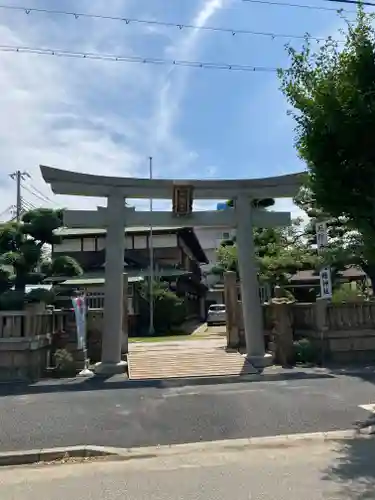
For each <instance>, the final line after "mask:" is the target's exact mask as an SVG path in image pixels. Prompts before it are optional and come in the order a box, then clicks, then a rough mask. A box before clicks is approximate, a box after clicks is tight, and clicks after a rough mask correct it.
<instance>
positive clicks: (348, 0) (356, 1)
mask: <svg viewBox="0 0 375 500" xmlns="http://www.w3.org/2000/svg"><path fill="white" fill-rule="evenodd" d="M326 1H327V2H337V3H349V4H354V5H367V6H371V7H375V3H371V2H362V1H359V0H326Z"/></svg>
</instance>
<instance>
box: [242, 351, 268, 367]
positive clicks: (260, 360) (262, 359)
mask: <svg viewBox="0 0 375 500" xmlns="http://www.w3.org/2000/svg"><path fill="white" fill-rule="evenodd" d="M245 357H246V359H247V360H248V362H249V363H251V364H252V365H253V366H254V367H255V368H257V369H258V370H261V371H263V369H264V368H267V366H272V365H273V356H272V354H269V353H266V354H265V355H264V356H251V355H248V354H245Z"/></svg>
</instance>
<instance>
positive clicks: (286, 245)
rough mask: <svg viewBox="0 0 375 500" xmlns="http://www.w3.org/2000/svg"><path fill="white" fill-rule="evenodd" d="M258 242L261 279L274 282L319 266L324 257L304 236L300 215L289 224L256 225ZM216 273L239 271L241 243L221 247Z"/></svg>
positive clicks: (256, 240) (275, 283) (232, 242)
mask: <svg viewBox="0 0 375 500" xmlns="http://www.w3.org/2000/svg"><path fill="white" fill-rule="evenodd" d="M254 245H255V253H256V258H257V264H258V269H259V279H260V281H267V282H268V283H270V284H271V285H277V284H281V285H282V284H285V283H286V282H288V280H289V278H290V277H291V275H293V274H295V273H296V272H297V271H299V270H301V269H316V268H317V267H318V265H319V264H320V261H321V257H319V256H318V254H317V252H316V250H314V249H313V248H312V247H311V246H309V245H308V243H307V241H306V239H305V238H304V233H303V227H302V221H301V220H299V219H297V220H295V221H293V224H292V225H291V226H290V227H287V228H255V229H254ZM217 257H218V259H217V260H218V264H217V266H216V267H215V268H214V269H213V272H214V273H215V274H222V273H223V272H225V271H235V272H238V262H237V247H236V242H235V240H234V241H230V242H228V241H225V242H223V244H222V245H221V246H220V247H219V249H218V255H217Z"/></svg>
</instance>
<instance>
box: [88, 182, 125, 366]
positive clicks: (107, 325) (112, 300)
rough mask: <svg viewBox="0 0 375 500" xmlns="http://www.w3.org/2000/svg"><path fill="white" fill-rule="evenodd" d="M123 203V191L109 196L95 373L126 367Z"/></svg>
mask: <svg viewBox="0 0 375 500" xmlns="http://www.w3.org/2000/svg"><path fill="white" fill-rule="evenodd" d="M124 207H125V200H124V197H123V196H122V195H119V194H117V193H116V192H114V193H113V194H112V195H110V196H109V197H108V203H107V210H106V217H107V219H106V220H107V235H106V245H105V257H106V258H105V285H104V314H103V316H104V317H103V327H104V328H103V339H102V360H101V362H100V363H97V365H96V366H95V373H98V374H101V375H112V374H116V373H123V372H124V371H125V368H126V362H125V361H123V360H122V359H121V344H122V326H123V325H122V322H123V321H122V320H123V288H124V276H123V275H124V252H125V228H124V221H123V218H122V217H121V216H120V214H122V213H123V212H124Z"/></svg>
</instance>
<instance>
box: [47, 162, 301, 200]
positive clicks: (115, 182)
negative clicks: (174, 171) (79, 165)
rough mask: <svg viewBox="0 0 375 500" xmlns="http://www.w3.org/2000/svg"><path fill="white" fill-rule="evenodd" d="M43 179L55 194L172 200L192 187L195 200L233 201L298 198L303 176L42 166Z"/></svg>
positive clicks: (298, 174)
mask: <svg viewBox="0 0 375 500" xmlns="http://www.w3.org/2000/svg"><path fill="white" fill-rule="evenodd" d="M40 169H41V173H42V176H43V179H44V180H45V181H46V182H47V183H48V184H50V185H51V189H52V191H53V192H54V193H55V194H64V195H76V196H94V197H108V196H110V195H111V194H112V193H113V192H114V191H116V192H118V193H119V192H120V193H121V194H123V195H124V198H154V199H171V198H172V196H173V188H174V187H175V186H179V185H188V186H192V187H193V189H194V199H204V200H209V199H212V200H217V199H231V198H235V197H236V196H238V195H239V194H240V193H242V194H246V195H248V196H249V197H250V198H256V199H258V198H291V197H293V196H295V195H296V193H297V191H298V188H299V186H300V185H301V183H302V180H303V176H304V173H302V172H301V173H297V174H289V175H281V176H278V177H268V178H264V179H235V180H233V179H228V180H222V179H220V180H211V179H210V180H192V179H186V180H170V179H168V180H167V179H144V178H143V179H142V178H141V179H139V178H138V179H137V178H132V177H108V176H104V175H92V174H84V173H80V172H71V171H69V170H61V169H58V168H53V167H47V166H44V165H41V166H40Z"/></svg>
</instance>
